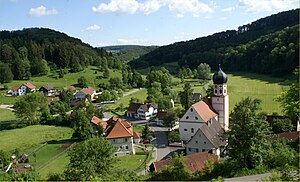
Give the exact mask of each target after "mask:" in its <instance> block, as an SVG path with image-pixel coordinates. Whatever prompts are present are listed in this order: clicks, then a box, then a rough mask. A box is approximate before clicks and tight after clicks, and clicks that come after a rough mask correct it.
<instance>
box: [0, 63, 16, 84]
mask: <svg viewBox="0 0 300 182" xmlns="http://www.w3.org/2000/svg"><path fill="white" fill-rule="evenodd" d="M0 73H1V74H0V83H8V82H11V81H12V79H13V78H14V75H13V74H12V72H11V69H10V67H9V66H8V64H6V63H1V62H0Z"/></svg>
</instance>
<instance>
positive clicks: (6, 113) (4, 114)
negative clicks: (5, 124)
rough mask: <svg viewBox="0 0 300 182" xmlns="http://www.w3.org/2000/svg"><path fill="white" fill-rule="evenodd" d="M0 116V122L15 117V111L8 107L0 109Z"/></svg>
mask: <svg viewBox="0 0 300 182" xmlns="http://www.w3.org/2000/svg"><path fill="white" fill-rule="evenodd" d="M0 116H1V117H0V122H1V121H9V120H15V119H16V116H15V113H14V112H13V111H11V110H9V109H0Z"/></svg>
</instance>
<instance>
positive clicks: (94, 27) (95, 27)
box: [85, 24, 100, 31]
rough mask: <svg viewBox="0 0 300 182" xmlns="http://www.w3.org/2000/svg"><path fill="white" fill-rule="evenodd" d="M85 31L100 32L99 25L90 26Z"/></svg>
mask: <svg viewBox="0 0 300 182" xmlns="http://www.w3.org/2000/svg"><path fill="white" fill-rule="evenodd" d="M85 30H87V31H89V30H100V26H99V25H96V24H94V25H91V26H89V27H87V28H86V29H85Z"/></svg>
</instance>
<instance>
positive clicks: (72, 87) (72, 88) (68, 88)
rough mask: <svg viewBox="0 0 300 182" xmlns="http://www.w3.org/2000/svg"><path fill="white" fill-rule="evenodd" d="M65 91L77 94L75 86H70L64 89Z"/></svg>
mask: <svg viewBox="0 0 300 182" xmlns="http://www.w3.org/2000/svg"><path fill="white" fill-rule="evenodd" d="M64 90H72V91H73V92H75V91H76V88H75V87H74V86H70V85H69V86H66V87H64Z"/></svg>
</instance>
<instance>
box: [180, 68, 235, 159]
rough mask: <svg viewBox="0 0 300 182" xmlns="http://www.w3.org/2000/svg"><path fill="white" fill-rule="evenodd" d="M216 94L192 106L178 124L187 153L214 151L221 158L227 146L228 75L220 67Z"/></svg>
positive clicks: (214, 78) (215, 84) (215, 88)
mask: <svg viewBox="0 0 300 182" xmlns="http://www.w3.org/2000/svg"><path fill="white" fill-rule="evenodd" d="M213 83H214V92H213V95H212V96H211V98H210V99H203V100H202V101H199V102H196V103H195V104H193V105H192V106H191V107H190V108H189V109H188V110H187V111H186V113H185V114H184V116H183V117H182V118H181V119H180V121H179V133H180V138H181V140H182V142H183V143H184V144H186V145H185V146H186V153H187V154H193V153H197V152H205V151H210V150H211V151H212V152H213V153H214V154H216V155H218V156H219V155H220V153H221V149H222V147H224V146H225V145H226V142H225V141H222V139H221V136H222V134H223V132H224V130H225V131H227V130H228V126H229V98H228V95H227V84H226V83H227V76H226V74H225V73H224V72H223V71H222V70H221V67H220V68H219V71H218V72H216V73H215V74H214V75H213Z"/></svg>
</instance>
